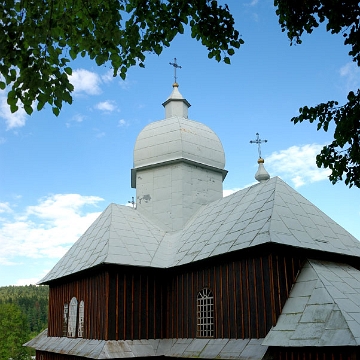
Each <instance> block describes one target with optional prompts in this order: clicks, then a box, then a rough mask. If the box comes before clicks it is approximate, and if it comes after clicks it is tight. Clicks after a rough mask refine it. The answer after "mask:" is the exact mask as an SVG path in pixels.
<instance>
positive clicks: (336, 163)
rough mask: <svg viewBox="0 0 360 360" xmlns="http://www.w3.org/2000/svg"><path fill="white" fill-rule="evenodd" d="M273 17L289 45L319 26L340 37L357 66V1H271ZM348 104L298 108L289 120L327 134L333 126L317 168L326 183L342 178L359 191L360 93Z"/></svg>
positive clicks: (359, 50)
mask: <svg viewBox="0 0 360 360" xmlns="http://www.w3.org/2000/svg"><path fill="white" fill-rule="evenodd" d="M274 3H275V6H277V10H276V13H277V15H278V16H279V23H280V25H281V28H282V31H286V32H287V35H288V37H289V39H290V40H291V44H293V43H296V44H301V36H302V35H303V33H304V32H307V33H311V32H312V31H313V29H314V28H316V27H318V26H319V24H320V23H323V22H326V30H327V31H330V32H331V33H332V34H338V33H342V34H343V36H344V38H345V40H344V44H345V45H350V46H351V50H350V52H349V55H350V56H351V57H352V59H353V61H354V62H356V63H357V65H358V66H360V41H359V39H360V32H359V26H360V25H359V21H360V19H359V16H360V7H359V2H358V1H352V0H343V1H337V0H299V1H293V0H275V1H274ZM347 100H348V102H347V103H346V104H344V105H342V106H338V102H337V101H333V100H331V101H328V102H327V103H321V104H318V105H317V106H314V107H307V106H304V107H302V108H300V110H299V112H300V115H299V116H297V117H294V118H292V121H293V122H294V123H295V124H296V123H298V122H302V121H304V120H308V121H310V122H311V123H312V122H314V121H318V125H317V129H318V130H320V129H323V130H324V131H328V129H329V125H330V123H331V122H333V123H334V124H335V131H334V140H333V141H332V143H331V144H329V145H327V146H324V147H323V149H322V150H321V152H320V154H319V155H317V157H316V163H317V165H318V167H321V166H324V167H325V168H327V167H328V168H330V169H331V171H332V173H331V175H330V177H329V178H330V181H331V182H332V183H333V184H335V183H336V182H337V181H339V180H342V179H343V177H345V184H346V185H348V186H349V187H352V186H353V185H355V186H357V187H360V123H359V119H360V90H357V92H356V94H355V93H354V92H353V91H350V92H349V94H348V96H347Z"/></svg>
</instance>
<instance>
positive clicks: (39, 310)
mask: <svg viewBox="0 0 360 360" xmlns="http://www.w3.org/2000/svg"><path fill="white" fill-rule="evenodd" d="M48 298H49V288H48V287H47V286H35V285H29V286H5V287H0V305H2V304H14V305H16V306H17V307H18V308H19V309H20V310H21V312H22V313H23V315H24V316H25V318H26V322H27V329H28V330H29V337H33V336H35V335H37V334H38V333H39V332H41V331H42V330H44V329H45V328H46V327H47V315H48Z"/></svg>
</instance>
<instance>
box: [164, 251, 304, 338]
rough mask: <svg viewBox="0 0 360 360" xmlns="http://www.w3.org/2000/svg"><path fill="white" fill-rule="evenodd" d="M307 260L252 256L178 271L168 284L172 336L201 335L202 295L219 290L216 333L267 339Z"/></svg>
mask: <svg viewBox="0 0 360 360" xmlns="http://www.w3.org/2000/svg"><path fill="white" fill-rule="evenodd" d="M301 265H302V260H301V259H300V258H298V257H291V256H286V257H285V256H284V255H274V254H270V255H263V256H247V257H246V258H243V259H239V260H232V261H229V262H226V263H225V262H224V263H223V264H218V265H213V266H208V267H206V268H201V269H198V270H194V271H189V272H184V273H179V274H177V275H175V276H174V277H173V278H172V279H171V282H170V284H169V285H168V289H167V294H168V298H167V317H166V319H167V322H166V330H167V331H166V337H167V338H194V337H196V297H197V293H198V291H200V290H201V289H203V288H204V287H206V288H209V289H211V290H212V292H213V294H214V302H215V306H214V310H215V338H237V339H245V338H261V337H265V336H266V334H267V333H268V331H269V330H270V328H271V326H273V325H275V324H276V320H277V318H278V317H279V315H280V313H281V310H282V308H283V306H284V304H285V301H286V299H287V298H288V294H289V292H290V290H291V287H292V285H293V284H294V282H295V279H296V276H297V274H298V271H299V270H300V267H301Z"/></svg>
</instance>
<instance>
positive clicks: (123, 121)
mask: <svg viewBox="0 0 360 360" xmlns="http://www.w3.org/2000/svg"><path fill="white" fill-rule="evenodd" d="M128 125H129V124H128V122H127V121H126V120H124V119H120V120H119V123H118V126H119V127H122V126H128Z"/></svg>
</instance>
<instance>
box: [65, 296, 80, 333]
mask: <svg viewBox="0 0 360 360" xmlns="http://www.w3.org/2000/svg"><path fill="white" fill-rule="evenodd" d="M77 311H78V302H77V300H76V297H73V298H72V299H71V301H70V306H69V320H68V333H67V336H68V337H72V338H74V337H76V323H77Z"/></svg>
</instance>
